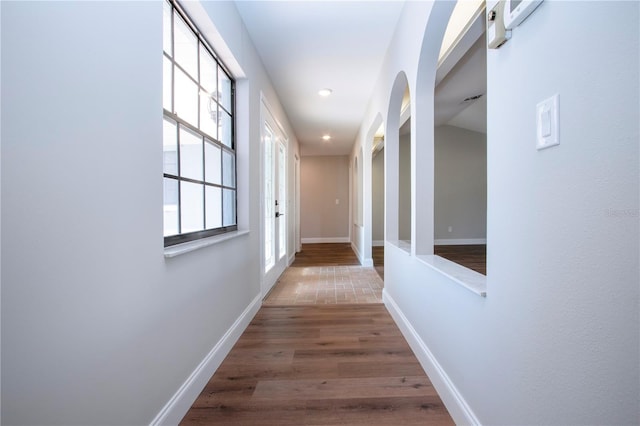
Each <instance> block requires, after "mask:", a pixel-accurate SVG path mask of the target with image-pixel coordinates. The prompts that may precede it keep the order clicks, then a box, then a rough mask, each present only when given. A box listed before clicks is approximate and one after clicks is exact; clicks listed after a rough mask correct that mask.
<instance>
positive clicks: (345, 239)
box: [302, 237, 351, 244]
mask: <svg viewBox="0 0 640 426" xmlns="http://www.w3.org/2000/svg"><path fill="white" fill-rule="evenodd" d="M350 242H351V241H350V240H349V237H331V238H303V239H302V244H316V243H350Z"/></svg>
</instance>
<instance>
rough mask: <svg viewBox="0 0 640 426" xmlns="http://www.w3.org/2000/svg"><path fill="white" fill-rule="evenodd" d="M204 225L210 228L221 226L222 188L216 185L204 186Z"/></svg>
mask: <svg viewBox="0 0 640 426" xmlns="http://www.w3.org/2000/svg"><path fill="white" fill-rule="evenodd" d="M205 200H206V206H205V208H206V212H207V221H206V226H207V228H208V229H210V228H219V227H221V226H222V190H221V189H220V188H218V187H216V186H209V185H207V186H206V194H205Z"/></svg>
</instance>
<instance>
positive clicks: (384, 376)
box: [181, 304, 453, 426]
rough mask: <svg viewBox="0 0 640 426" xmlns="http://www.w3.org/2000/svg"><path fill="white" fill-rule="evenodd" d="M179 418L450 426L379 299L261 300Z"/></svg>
mask: <svg viewBox="0 0 640 426" xmlns="http://www.w3.org/2000/svg"><path fill="white" fill-rule="evenodd" d="M181 424H183V425H210V424H216V425H218V424H221V425H226V424H229V425H231V424H233V425H252V426H255V425H283V426H286V425H345V424H348V425H368V426H376V425H400V424H402V425H403V426H404V425H417V424H420V425H450V424H453V422H452V420H451V417H450V416H449V414H448V413H447V410H446V408H445V407H444V405H443V404H442V401H441V400H440V398H439V397H438V395H437V393H436V392H435V389H434V388H433V386H432V384H431V382H430V381H429V379H428V377H427V376H426V375H425V374H424V372H423V370H422V368H421V367H420V364H419V362H418V360H417V359H416V358H415V356H414V355H413V353H412V352H411V349H410V348H409V346H408V344H407V343H406V341H405V340H404V338H403V336H402V334H401V333H400V331H399V330H398V328H397V326H395V324H394V322H393V320H392V319H391V317H390V315H389V314H388V312H387V311H386V309H385V307H384V305H382V304H369V305H349V306H341V305H328V306H317V305H316V306H294V307H275V306H263V307H262V308H261V309H260V311H259V312H258V314H257V315H256V317H255V318H254V320H253V321H252V323H251V324H250V325H249V326H248V327H247V330H246V332H245V333H244V334H243V335H242V336H241V337H240V339H239V340H238V344H237V345H236V346H234V348H233V349H232V350H231V352H230V353H229V355H228V356H227V358H226V359H225V360H224V362H223V363H222V365H221V366H220V367H219V368H218V370H217V371H216V373H215V374H214V375H213V377H212V378H211V380H210V381H209V383H208V384H207V385H206V387H205V389H204V390H203V392H202V393H201V395H200V396H199V397H198V399H197V400H196V402H195V403H194V404H193V407H192V408H191V409H190V410H189V412H188V413H187V415H186V416H185V417H184V419H183V421H182V423H181Z"/></svg>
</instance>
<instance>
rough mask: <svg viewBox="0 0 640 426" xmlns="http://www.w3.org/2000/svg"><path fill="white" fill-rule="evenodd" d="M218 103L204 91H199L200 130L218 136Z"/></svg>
mask: <svg viewBox="0 0 640 426" xmlns="http://www.w3.org/2000/svg"><path fill="white" fill-rule="evenodd" d="M217 108H218V104H216V102H215V101H214V100H213V99H212V98H211V97H210V96H209V95H207V94H206V93H204V92H200V130H202V131H203V132H205V133H206V134H207V135H209V136H211V137H212V138H214V139H217V138H218V125H217V123H218V110H217Z"/></svg>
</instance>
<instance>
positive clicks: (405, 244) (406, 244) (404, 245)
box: [387, 240, 411, 254]
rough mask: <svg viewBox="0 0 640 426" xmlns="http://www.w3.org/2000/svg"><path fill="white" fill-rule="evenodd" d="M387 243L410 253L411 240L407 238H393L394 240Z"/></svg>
mask: <svg viewBox="0 0 640 426" xmlns="http://www.w3.org/2000/svg"><path fill="white" fill-rule="evenodd" d="M387 243H389V244H392V245H394V246H395V247H398V248H399V249H400V250H402V251H405V252H407V253H408V254H411V241H409V240H394V241H387Z"/></svg>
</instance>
